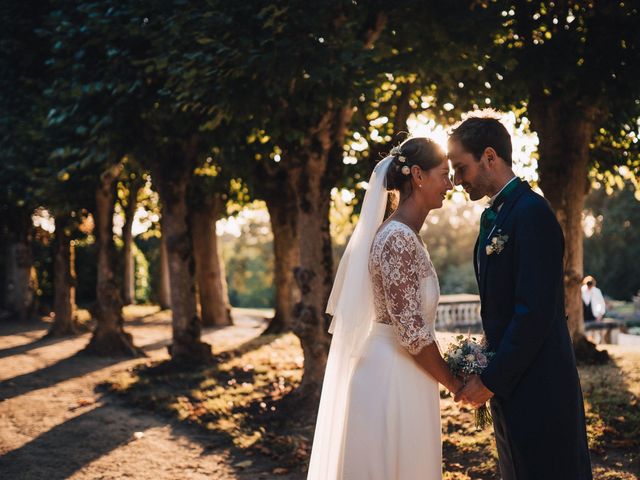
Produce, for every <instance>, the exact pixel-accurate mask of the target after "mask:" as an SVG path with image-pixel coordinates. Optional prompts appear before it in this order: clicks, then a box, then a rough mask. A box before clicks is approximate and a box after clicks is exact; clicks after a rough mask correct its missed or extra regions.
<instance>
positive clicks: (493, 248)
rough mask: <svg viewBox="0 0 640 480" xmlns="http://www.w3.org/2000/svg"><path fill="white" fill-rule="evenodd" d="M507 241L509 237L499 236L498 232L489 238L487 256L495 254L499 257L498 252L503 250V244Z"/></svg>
mask: <svg viewBox="0 0 640 480" xmlns="http://www.w3.org/2000/svg"><path fill="white" fill-rule="evenodd" d="M507 240H509V235H500V230H498V233H497V234H496V235H494V236H493V237H492V238H491V242H490V243H489V245H487V247H486V249H487V255H491V254H493V253H495V254H496V255H500V252H502V250H504V244H505V243H507Z"/></svg>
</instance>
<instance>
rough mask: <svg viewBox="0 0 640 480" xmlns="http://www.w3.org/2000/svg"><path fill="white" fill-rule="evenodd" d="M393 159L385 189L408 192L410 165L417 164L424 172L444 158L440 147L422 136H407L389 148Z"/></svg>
mask: <svg viewBox="0 0 640 480" xmlns="http://www.w3.org/2000/svg"><path fill="white" fill-rule="evenodd" d="M389 155H391V156H393V161H392V162H391V165H389V170H388V171H387V190H398V191H399V192H400V193H408V192H407V188H411V167H412V166H414V165H417V166H418V167H420V169H422V170H424V171H425V172H427V171H429V170H431V169H432V168H435V167H437V166H438V165H440V164H441V163H442V161H443V160H444V159H445V158H446V156H445V153H444V151H443V150H442V148H441V147H440V146H439V145H438V144H437V143H435V142H434V141H433V140H429V139H428V138H424V137H414V138H409V139H407V140H405V141H404V142H402V143H401V144H400V145H398V146H397V147H394V148H392V149H391V152H389Z"/></svg>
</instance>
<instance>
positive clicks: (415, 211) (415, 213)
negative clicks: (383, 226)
mask: <svg viewBox="0 0 640 480" xmlns="http://www.w3.org/2000/svg"><path fill="white" fill-rule="evenodd" d="M428 214H429V210H428V209H426V208H425V207H424V205H421V204H420V203H419V202H418V201H416V199H415V197H409V198H407V199H406V200H404V201H403V202H401V203H400V205H398V208H397V209H396V211H395V212H393V213H392V214H391V215H390V216H389V219H393V220H397V221H399V222H402V223H405V224H407V225H409V227H411V228H412V229H413V231H415V232H416V233H418V232H420V230H421V229H422V225H423V224H424V221H425V220H426V218H427V215H428Z"/></svg>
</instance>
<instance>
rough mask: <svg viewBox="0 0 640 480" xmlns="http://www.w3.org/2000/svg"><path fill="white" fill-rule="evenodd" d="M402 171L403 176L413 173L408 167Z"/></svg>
mask: <svg viewBox="0 0 640 480" xmlns="http://www.w3.org/2000/svg"><path fill="white" fill-rule="evenodd" d="M400 171H401V172H402V174H403V175H409V174H410V173H411V169H410V168H409V167H408V166H407V165H405V166H404V167H402V170H400Z"/></svg>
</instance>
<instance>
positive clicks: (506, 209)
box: [476, 182, 531, 299]
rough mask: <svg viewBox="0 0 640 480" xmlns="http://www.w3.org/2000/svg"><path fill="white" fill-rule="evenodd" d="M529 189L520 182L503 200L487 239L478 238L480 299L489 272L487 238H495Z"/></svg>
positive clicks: (525, 184)
mask: <svg viewBox="0 0 640 480" xmlns="http://www.w3.org/2000/svg"><path fill="white" fill-rule="evenodd" d="M528 190H531V187H530V186H529V184H528V183H527V182H521V183H520V185H518V186H517V187H516V189H515V190H514V191H513V192H512V194H511V195H509V197H508V198H507V199H506V200H505V202H504V203H503V204H502V207H501V208H500V211H499V212H498V217H497V218H496V223H495V226H494V227H493V228H492V229H491V231H490V233H489V234H488V236H487V238H484V239H482V238H480V239H479V243H476V250H477V252H478V255H479V259H480V262H479V263H480V298H481V299H482V298H484V291H485V287H486V284H487V270H489V256H488V255H487V251H486V246H487V245H488V243H489V238H491V237H493V236H495V234H496V232H497V231H499V230H501V229H502V225H503V223H504V222H505V220H506V219H507V217H508V216H509V213H511V210H512V209H513V206H514V205H515V204H516V203H517V201H518V199H519V198H520V197H521V196H522V194H523V193H524V192H526V191H528Z"/></svg>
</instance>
